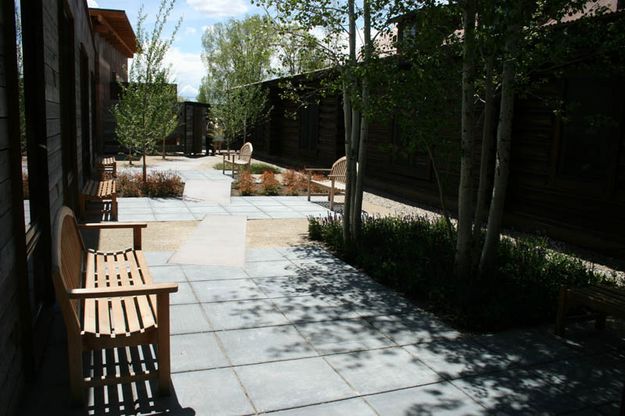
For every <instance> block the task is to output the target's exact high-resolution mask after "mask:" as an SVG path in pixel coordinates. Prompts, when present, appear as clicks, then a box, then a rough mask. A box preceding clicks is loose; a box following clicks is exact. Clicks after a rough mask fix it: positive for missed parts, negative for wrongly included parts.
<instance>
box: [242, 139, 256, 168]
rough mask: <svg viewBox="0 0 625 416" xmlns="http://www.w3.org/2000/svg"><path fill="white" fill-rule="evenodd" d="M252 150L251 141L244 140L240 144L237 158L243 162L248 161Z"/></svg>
mask: <svg viewBox="0 0 625 416" xmlns="http://www.w3.org/2000/svg"><path fill="white" fill-rule="evenodd" d="M253 151H254V146H252V143H250V142H246V143H244V144H243V146H241V150H239V160H242V161H244V162H248V163H249V162H250V161H251V160H252V152H253Z"/></svg>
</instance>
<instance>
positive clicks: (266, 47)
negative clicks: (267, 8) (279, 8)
mask: <svg viewBox="0 0 625 416" xmlns="http://www.w3.org/2000/svg"><path fill="white" fill-rule="evenodd" d="M274 39H275V30H274V28H272V27H271V23H270V21H269V20H268V19H266V18H263V17H260V16H251V17H248V18H246V19H245V20H242V21H236V20H230V21H228V22H226V23H217V24H215V25H214V26H212V27H211V28H208V29H207V30H206V32H204V35H203V37H202V44H203V46H204V53H203V55H202V57H203V60H204V63H205V64H206V68H207V74H206V76H205V77H204V79H203V80H202V85H201V86H200V96H199V97H198V98H199V99H200V100H202V101H205V102H208V103H210V104H211V105H212V114H213V116H214V117H215V118H216V120H217V121H218V123H219V125H220V126H222V128H223V129H224V138H225V141H226V145H227V146H228V148H229V147H230V143H231V142H232V141H233V140H234V139H235V138H236V137H237V136H239V135H243V137H244V139H245V138H246V136H247V131H248V130H249V129H250V128H251V127H253V126H254V125H255V124H256V123H258V121H260V120H262V119H263V118H264V117H265V115H266V114H267V113H268V111H269V108H267V90H266V89H265V88H264V87H263V86H262V85H260V84H259V83H260V82H261V81H263V80H265V79H267V78H268V76H269V74H270V73H271V56H272V54H273V52H274V48H273V46H272V45H273V44H274Z"/></svg>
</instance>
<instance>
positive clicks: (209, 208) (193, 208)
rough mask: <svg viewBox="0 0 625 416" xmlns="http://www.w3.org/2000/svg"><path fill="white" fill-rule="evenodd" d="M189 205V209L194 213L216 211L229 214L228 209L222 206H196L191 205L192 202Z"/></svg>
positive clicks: (212, 212)
mask: <svg viewBox="0 0 625 416" xmlns="http://www.w3.org/2000/svg"><path fill="white" fill-rule="evenodd" d="M187 207H188V209H189V211H190V212H192V213H193V214H215V213H221V214H228V211H226V210H225V209H224V208H222V207H220V206H207V207H199V206H198V207H196V206H191V205H190V204H187Z"/></svg>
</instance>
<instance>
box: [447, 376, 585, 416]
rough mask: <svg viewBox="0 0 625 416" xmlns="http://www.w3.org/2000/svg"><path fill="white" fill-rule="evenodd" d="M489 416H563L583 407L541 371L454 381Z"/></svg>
mask: <svg viewBox="0 0 625 416" xmlns="http://www.w3.org/2000/svg"><path fill="white" fill-rule="evenodd" d="M451 383H453V384H454V385H455V386H456V387H458V388H460V389H461V390H462V391H463V392H465V393H466V394H468V395H469V396H470V397H471V398H472V399H474V400H475V401H477V402H478V403H480V404H481V405H482V406H484V407H485V408H486V409H487V414H505V415H521V414H523V415H538V414H549V415H552V414H561V413H566V412H570V411H573V410H577V409H580V408H582V407H584V405H583V404H582V403H580V402H579V401H578V400H576V399H575V398H572V397H569V396H567V394H566V393H565V392H564V391H563V390H562V388H561V387H560V386H558V385H557V384H553V383H552V382H551V380H550V379H549V377H548V376H546V375H545V374H544V373H541V372H540V371H535V370H524V369H515V370H508V371H503V372H499V373H492V374H488V375H482V376H476V377H468V378H463V379H458V380H453V381H452V382H451Z"/></svg>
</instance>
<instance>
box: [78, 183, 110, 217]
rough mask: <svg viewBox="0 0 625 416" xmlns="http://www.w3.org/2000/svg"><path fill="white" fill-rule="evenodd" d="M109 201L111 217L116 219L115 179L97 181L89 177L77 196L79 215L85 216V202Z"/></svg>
mask: <svg viewBox="0 0 625 416" xmlns="http://www.w3.org/2000/svg"><path fill="white" fill-rule="evenodd" d="M89 201H93V202H99V203H102V204H104V203H106V202H107V201H110V203H111V219H115V220H116V219H117V188H116V184H115V179H106V180H102V181H97V180H93V179H90V180H88V181H87V183H85V186H84V187H83V188H82V192H81V193H80V196H79V200H78V203H79V209H80V217H81V218H85V215H86V213H87V202H89Z"/></svg>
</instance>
